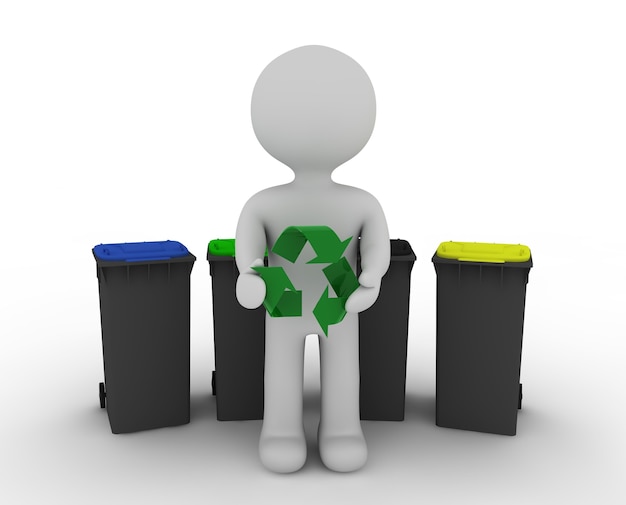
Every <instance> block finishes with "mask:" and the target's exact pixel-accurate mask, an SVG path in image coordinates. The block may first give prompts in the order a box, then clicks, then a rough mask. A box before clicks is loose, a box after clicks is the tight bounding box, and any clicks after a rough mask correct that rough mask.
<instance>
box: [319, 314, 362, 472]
mask: <svg viewBox="0 0 626 505" xmlns="http://www.w3.org/2000/svg"><path fill="white" fill-rule="evenodd" d="M319 340H320V369H321V396H322V412H321V420H320V426H319V432H318V444H319V450H320V456H321V458H322V461H323V462H324V464H325V465H326V466H327V467H328V468H330V469H331V470H335V471H337V472H351V471H353V470H358V469H359V468H361V467H362V466H363V465H364V464H365V462H366V460H367V445H366V443H365V437H364V436H363V431H362V430H361V420H360V413H359V380H360V379H359V320H358V315H357V314H348V315H346V317H345V319H344V320H343V321H342V322H341V323H340V324H338V325H336V326H331V327H330V331H329V336H328V338H326V337H325V336H323V335H322V336H320V338H319Z"/></svg>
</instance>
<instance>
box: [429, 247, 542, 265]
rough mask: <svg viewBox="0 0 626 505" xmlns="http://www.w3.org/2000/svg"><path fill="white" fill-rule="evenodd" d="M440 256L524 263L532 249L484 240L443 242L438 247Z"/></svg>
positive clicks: (488, 261) (468, 259)
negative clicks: (490, 242)
mask: <svg viewBox="0 0 626 505" xmlns="http://www.w3.org/2000/svg"><path fill="white" fill-rule="evenodd" d="M437 256H439V257H440V258H446V259H452V260H458V261H476V262H482V263H508V262H512V263H522V262H524V261H528V260H529V259H530V249H529V248H528V246H525V245H521V244H517V245H515V244H489V243H484V242H442V243H441V244H439V247H438V248H437Z"/></svg>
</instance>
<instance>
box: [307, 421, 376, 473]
mask: <svg viewBox="0 0 626 505" xmlns="http://www.w3.org/2000/svg"><path fill="white" fill-rule="evenodd" d="M317 438H318V445H319V451H320V456H321V458H322V462H323V463H324V465H326V467H327V468H329V469H330V470H334V471H335V472H353V471H355V470H358V469H359V468H361V467H363V465H365V462H366V461H367V444H366V443H365V437H364V436H363V432H362V431H361V430H360V429H359V430H358V432H355V433H352V434H341V435H332V434H330V433H325V432H324V430H323V429H322V428H321V427H320V429H319V431H318V435H317Z"/></svg>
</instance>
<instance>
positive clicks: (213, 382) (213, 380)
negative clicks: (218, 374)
mask: <svg viewBox="0 0 626 505" xmlns="http://www.w3.org/2000/svg"><path fill="white" fill-rule="evenodd" d="M211 389H212V391H213V396H215V370H213V373H212V374H211Z"/></svg>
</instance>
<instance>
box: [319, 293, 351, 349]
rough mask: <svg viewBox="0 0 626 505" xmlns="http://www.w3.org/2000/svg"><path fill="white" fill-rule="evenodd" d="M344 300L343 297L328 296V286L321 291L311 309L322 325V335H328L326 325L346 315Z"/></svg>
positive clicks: (338, 320)
mask: <svg viewBox="0 0 626 505" xmlns="http://www.w3.org/2000/svg"><path fill="white" fill-rule="evenodd" d="M345 306H346V301H345V299H344V298H329V296H328V287H326V289H325V290H324V293H322V296H321V297H320V299H319V301H318V302H317V305H315V308H314V309H313V315H314V316H315V319H317V322H318V323H319V324H320V326H321V327H322V330H323V331H324V335H326V336H327V337H328V327H329V326H330V325H331V324H337V323H340V322H341V321H343V318H344V317H345V316H346V309H345Z"/></svg>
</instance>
